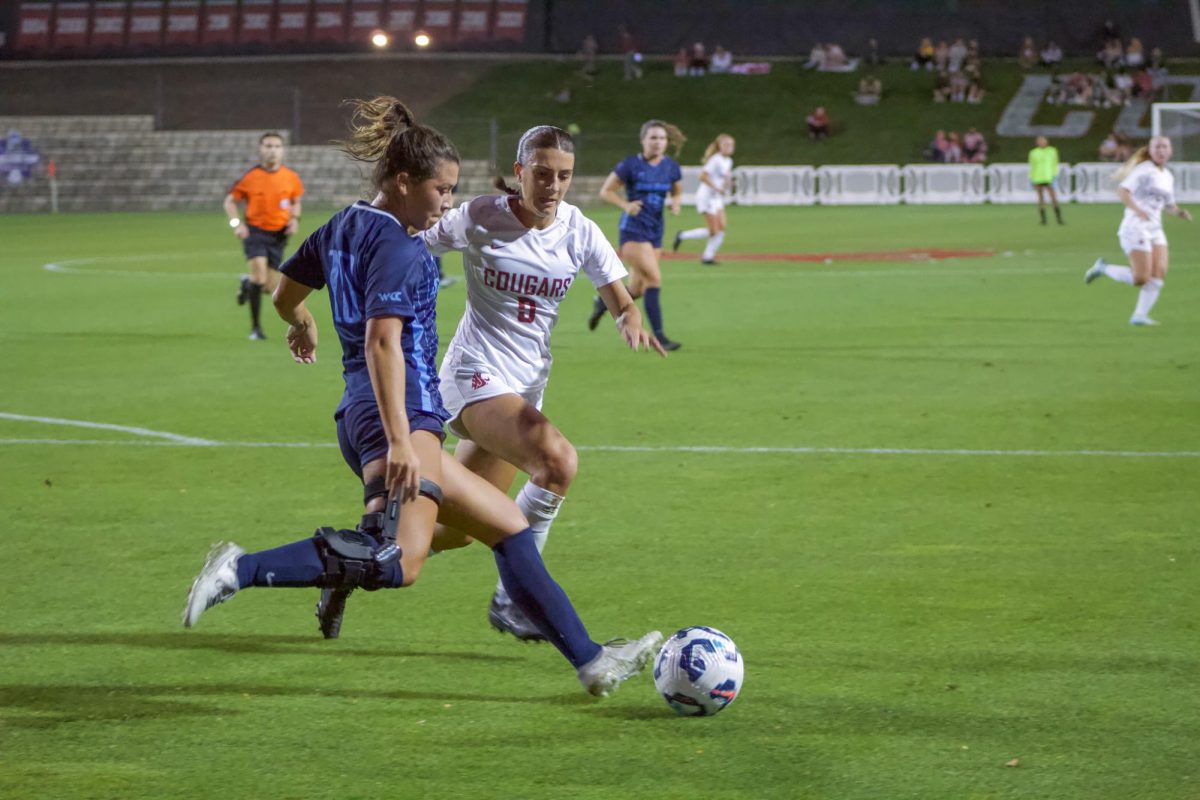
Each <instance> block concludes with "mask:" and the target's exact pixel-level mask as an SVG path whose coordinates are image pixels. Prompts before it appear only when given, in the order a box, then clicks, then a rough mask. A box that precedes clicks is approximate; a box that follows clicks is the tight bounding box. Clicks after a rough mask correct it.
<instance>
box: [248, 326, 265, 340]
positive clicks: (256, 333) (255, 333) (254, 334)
mask: <svg viewBox="0 0 1200 800" xmlns="http://www.w3.org/2000/svg"><path fill="white" fill-rule="evenodd" d="M266 340H267V335H266V334H265V333H263V332H262V328H252V329H251V331H250V341H252V342H265V341H266Z"/></svg>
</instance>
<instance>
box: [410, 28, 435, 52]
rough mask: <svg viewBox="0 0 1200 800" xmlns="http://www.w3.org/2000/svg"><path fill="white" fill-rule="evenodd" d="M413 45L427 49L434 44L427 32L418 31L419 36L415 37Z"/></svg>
mask: <svg viewBox="0 0 1200 800" xmlns="http://www.w3.org/2000/svg"><path fill="white" fill-rule="evenodd" d="M413 44H415V45H416V46H417V47H421V48H425V47H429V45H431V44H433V39H432V38H431V37H430V36H429V34H428V33H426V32H425V31H417V35H416V36H414V37H413Z"/></svg>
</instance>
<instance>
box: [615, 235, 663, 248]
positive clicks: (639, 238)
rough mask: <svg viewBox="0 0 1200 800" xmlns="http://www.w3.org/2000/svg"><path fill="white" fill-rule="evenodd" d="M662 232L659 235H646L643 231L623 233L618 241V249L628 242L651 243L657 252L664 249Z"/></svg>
mask: <svg viewBox="0 0 1200 800" xmlns="http://www.w3.org/2000/svg"><path fill="white" fill-rule="evenodd" d="M662 240H663V237H662V231H659V232H658V233H644V232H642V231H621V236H620V238H619V239H618V240H617V241H618V245H617V246H618V247H620V246H621V245H623V244H625V243H626V242H649V243H650V244H652V245H653V246H654V249H655V250H661V249H662Z"/></svg>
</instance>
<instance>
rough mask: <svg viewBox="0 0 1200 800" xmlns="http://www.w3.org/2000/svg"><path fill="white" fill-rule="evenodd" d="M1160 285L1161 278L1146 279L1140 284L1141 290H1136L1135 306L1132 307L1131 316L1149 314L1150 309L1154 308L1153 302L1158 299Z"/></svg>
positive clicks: (1161, 285)
mask: <svg viewBox="0 0 1200 800" xmlns="http://www.w3.org/2000/svg"><path fill="white" fill-rule="evenodd" d="M1162 287H1163V281H1162V278H1151V279H1150V280H1148V281H1146V282H1145V283H1144V284H1143V285H1142V290H1141V291H1140V292H1138V299H1137V306H1135V307H1134V309H1133V316H1135V317H1148V316H1150V309H1152V308H1154V303H1155V301H1157V300H1158V293H1159V292H1160V291H1162Z"/></svg>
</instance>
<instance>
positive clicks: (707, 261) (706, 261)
mask: <svg viewBox="0 0 1200 800" xmlns="http://www.w3.org/2000/svg"><path fill="white" fill-rule="evenodd" d="M700 263H701V264H704V265H705V266H707V267H715V266H716V265H717V260H716V259H715V258H702V259H700Z"/></svg>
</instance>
